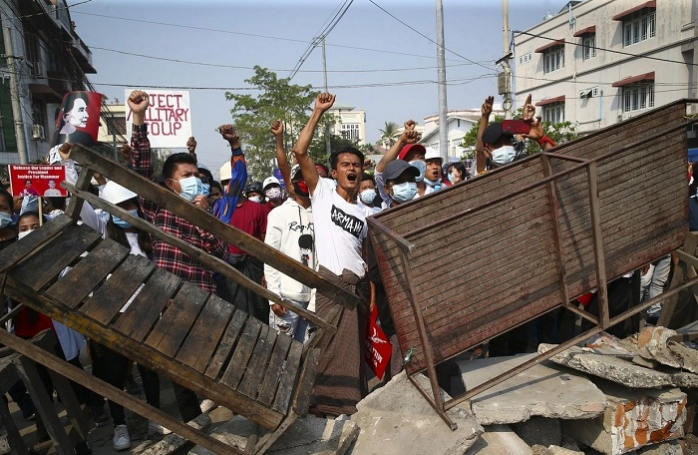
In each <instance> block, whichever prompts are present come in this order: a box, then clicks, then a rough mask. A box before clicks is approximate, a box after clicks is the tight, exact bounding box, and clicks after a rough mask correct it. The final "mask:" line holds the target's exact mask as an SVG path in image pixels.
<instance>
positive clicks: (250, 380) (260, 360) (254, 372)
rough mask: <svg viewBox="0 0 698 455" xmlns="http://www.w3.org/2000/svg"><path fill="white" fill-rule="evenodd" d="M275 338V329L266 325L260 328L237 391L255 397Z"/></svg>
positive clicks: (267, 364)
mask: <svg viewBox="0 0 698 455" xmlns="http://www.w3.org/2000/svg"><path fill="white" fill-rule="evenodd" d="M277 338H278V336H277V331H276V330H274V329H272V328H270V327H269V326H266V325H265V326H264V327H263V328H262V334H261V335H260V336H259V340H258V341H257V344H256V345H255V347H254V351H252V359H253V361H252V362H250V367H249V368H248V369H247V371H245V375H244V376H243V377H242V382H241V383H240V387H238V392H240V393H242V394H243V395H245V396H248V397H250V398H252V399H256V398H257V392H258V391H259V390H260V388H261V386H262V382H263V381H264V376H265V373H266V370H267V367H268V366H269V356H270V355H271V351H272V348H273V347H274V345H275V344H276V340H277Z"/></svg>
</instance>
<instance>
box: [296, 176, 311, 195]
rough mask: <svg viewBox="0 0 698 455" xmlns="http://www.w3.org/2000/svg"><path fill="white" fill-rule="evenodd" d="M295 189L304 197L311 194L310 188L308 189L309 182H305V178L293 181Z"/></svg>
mask: <svg viewBox="0 0 698 455" xmlns="http://www.w3.org/2000/svg"><path fill="white" fill-rule="evenodd" d="M293 191H295V193H296V194H297V195H298V196H302V197H308V196H310V190H309V189H308V184H307V183H305V180H301V181H299V182H293Z"/></svg>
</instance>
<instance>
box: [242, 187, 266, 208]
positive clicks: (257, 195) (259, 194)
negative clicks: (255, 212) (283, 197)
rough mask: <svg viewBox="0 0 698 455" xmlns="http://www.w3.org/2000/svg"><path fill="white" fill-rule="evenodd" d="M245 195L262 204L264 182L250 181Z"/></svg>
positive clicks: (250, 199) (251, 200)
mask: <svg viewBox="0 0 698 455" xmlns="http://www.w3.org/2000/svg"><path fill="white" fill-rule="evenodd" d="M245 197H246V198H247V199H248V200H249V201H250V202H254V203H255V204H261V203H262V201H263V200H264V192H263V191H262V182H250V183H248V184H247V188H245Z"/></svg>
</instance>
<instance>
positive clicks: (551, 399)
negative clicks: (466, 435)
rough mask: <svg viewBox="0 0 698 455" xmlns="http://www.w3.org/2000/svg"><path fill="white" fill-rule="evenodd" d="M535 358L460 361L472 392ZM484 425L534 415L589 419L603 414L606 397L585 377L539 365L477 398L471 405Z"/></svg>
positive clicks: (526, 355)
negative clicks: (476, 387) (473, 389)
mask: <svg viewBox="0 0 698 455" xmlns="http://www.w3.org/2000/svg"><path fill="white" fill-rule="evenodd" d="M534 357H535V354H525V355H519V356H514V357H493V358H488V359H477V360H469V361H462V362H457V364H458V366H459V367H460V369H461V371H462V372H463V383H464V384H465V387H466V390H470V389H472V388H474V387H475V386H478V385H480V384H482V383H484V382H486V381H488V380H489V379H492V378H494V377H495V376H498V375H499V374H502V373H505V372H506V371H509V370H511V369H512V368H514V367H516V366H518V365H521V364H522V363H524V362H526V361H528V360H530V359H532V358H534ZM470 406H471V409H472V411H473V414H474V415H475V417H476V418H477V420H478V422H480V423H481V424H482V425H492V424H509V423H516V422H523V421H525V420H528V419H530V418H531V417H532V416H542V417H548V418H553V419H557V418H559V419H587V418H591V417H594V416H598V415H599V414H601V413H602V412H603V410H604V408H605V406H606V398H605V396H604V394H603V393H602V392H601V391H600V390H599V389H598V388H597V387H596V386H595V385H594V384H593V383H592V382H591V381H589V380H588V379H586V378H585V377H583V376H580V375H577V374H573V373H570V372H569V371H561V369H559V368H558V367H556V366H554V365H552V364H539V365H536V366H534V367H531V368H529V369H528V370H526V371H523V372H521V373H519V374H518V375H516V376H514V377H513V378H510V379H507V380H506V381H504V382H502V383H500V384H498V385H496V386H494V387H492V388H491V389H489V390H486V391H484V392H483V393H481V394H479V395H477V396H475V397H474V398H473V399H472V400H471V402H470Z"/></svg>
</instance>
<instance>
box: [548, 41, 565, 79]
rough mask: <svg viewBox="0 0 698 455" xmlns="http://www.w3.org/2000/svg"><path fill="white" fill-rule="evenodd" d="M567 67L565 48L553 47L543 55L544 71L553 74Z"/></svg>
mask: <svg viewBox="0 0 698 455" xmlns="http://www.w3.org/2000/svg"><path fill="white" fill-rule="evenodd" d="M564 67H565V46H560V45H558V46H553V47H551V48H550V49H546V50H545V52H544V53H543V71H544V72H545V73H552V72H553V71H557V70H559V69H562V68H564Z"/></svg>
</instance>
